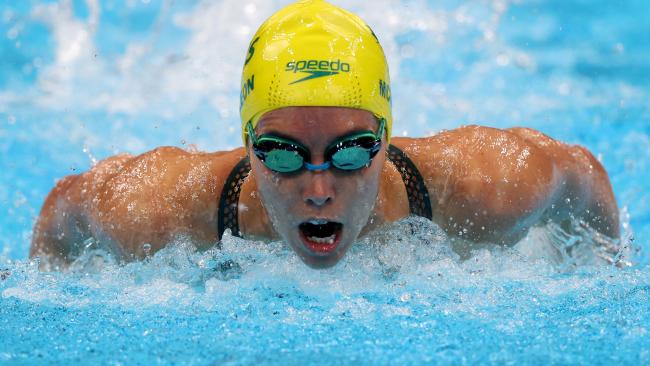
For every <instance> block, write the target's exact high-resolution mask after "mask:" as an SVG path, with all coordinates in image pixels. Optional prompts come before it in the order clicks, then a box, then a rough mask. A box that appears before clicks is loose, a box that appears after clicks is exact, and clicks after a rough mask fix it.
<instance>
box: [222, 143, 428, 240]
mask: <svg viewBox="0 0 650 366" xmlns="http://www.w3.org/2000/svg"><path fill="white" fill-rule="evenodd" d="M387 157H388V160H390V161H391V162H392V163H393V165H395V168H397V171H398V172H399V173H400V175H401V176H402V180H403V181H404V186H405V187H406V195H407V196H408V200H409V209H410V211H411V214H412V215H417V216H422V217H425V218H427V219H429V220H431V219H432V212H431V201H430V200H429V191H427V187H426V186H425V185H424V180H423V179H422V175H420V171H418V168H417V167H416V166H415V164H413V162H412V161H411V159H409V158H408V156H406V154H405V153H404V152H403V151H402V150H400V149H398V148H397V147H395V146H393V145H388V152H387ZM250 171H251V164H250V162H249V160H248V156H247V157H244V158H243V159H242V160H240V161H239V163H237V165H235V167H234V168H233V170H232V171H231V172H230V175H229V176H228V179H227V180H226V183H225V184H224V186H223V189H222V190H221V198H220V200H219V212H218V214H219V219H218V223H217V225H218V226H217V228H218V230H219V239H221V237H222V236H223V233H224V232H225V231H226V229H230V231H231V233H232V235H234V236H241V233H240V232H239V221H238V217H237V216H238V214H239V209H238V206H239V193H240V189H241V186H242V184H243V183H244V180H245V179H246V177H248V174H249V173H250Z"/></svg>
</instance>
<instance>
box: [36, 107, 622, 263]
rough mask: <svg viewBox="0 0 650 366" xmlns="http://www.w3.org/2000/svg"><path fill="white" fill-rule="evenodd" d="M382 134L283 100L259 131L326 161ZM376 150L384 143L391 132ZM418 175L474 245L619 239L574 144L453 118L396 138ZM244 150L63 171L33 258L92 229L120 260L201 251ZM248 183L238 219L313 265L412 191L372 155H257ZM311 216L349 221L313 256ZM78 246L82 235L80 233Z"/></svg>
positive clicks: (343, 114) (434, 202) (64, 252)
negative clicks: (576, 227) (350, 138)
mask: <svg viewBox="0 0 650 366" xmlns="http://www.w3.org/2000/svg"><path fill="white" fill-rule="evenodd" d="M376 130H377V122H376V120H375V118H374V117H373V116H372V115H371V114H370V113H369V112H366V111H360V110H355V109H349V108H339V107H290V108H283V109H280V110H276V111H272V112H269V113H267V114H265V115H264V116H263V118H262V119H261V120H260V123H259V124H258V126H257V127H256V133H257V134H258V135H261V134H264V133H281V135H282V136H284V137H288V138H291V139H294V140H297V141H300V142H301V143H302V144H303V145H305V146H306V147H307V148H308V149H309V150H310V151H311V157H312V163H313V164H320V163H323V152H324V150H325V147H326V146H327V145H328V144H329V143H330V142H332V141H333V140H335V139H336V138H337V137H339V136H342V135H346V134H348V133H351V132H355V131H373V132H375V131H376ZM383 142H384V143H383V144H382V149H386V147H387V144H386V142H385V138H384V140H383ZM391 144H394V145H396V146H397V147H399V148H401V149H402V150H403V151H405V152H406V153H407V155H408V156H409V157H410V158H411V159H412V160H413V162H414V163H415V164H416V166H417V167H418V169H419V170H420V173H421V174H422V176H423V178H424V181H425V184H426V186H427V189H428V190H429V194H430V198H431V206H432V209H433V220H434V222H436V223H437V224H438V225H440V226H441V227H442V228H443V229H444V230H445V231H446V232H447V233H449V234H450V235H451V236H453V237H460V238H462V239H465V240H466V241H468V242H493V243H497V244H512V243H514V242H516V241H517V240H519V239H520V238H521V237H522V236H523V235H525V234H526V232H527V231H528V229H529V228H530V227H532V226H534V225H539V224H544V223H546V222H547V221H549V220H552V221H555V222H558V223H560V224H565V223H567V222H568V221H569V220H572V219H573V220H575V219H579V220H583V221H584V222H586V223H587V224H588V225H590V226H591V227H592V228H594V229H596V230H597V231H599V232H600V233H602V234H604V235H606V236H609V237H614V238H616V237H618V235H619V233H618V225H619V224H618V210H617V206H616V202H615V199H614V196H613V193H612V189H611V185H610V182H609V179H608V177H607V173H606V172H605V171H604V169H603V167H602V165H601V164H600V163H599V162H598V161H597V160H596V159H595V158H594V157H593V155H592V154H591V153H589V152H588V151H587V150H586V149H584V148H582V147H580V146H570V145H566V144H563V143H561V142H558V141H555V140H553V139H551V138H550V137H548V136H545V135H543V134H541V133H539V132H537V131H534V130H531V129H527V128H512V129H507V130H501V129H494V128H488V127H480V126H467V127H461V128H458V129H455V130H451V131H444V132H441V133H439V134H437V135H435V136H431V137H426V138H393V139H391ZM246 153H247V152H246V150H245V149H244V148H239V149H235V150H232V151H228V152H216V153H195V152H187V151H185V150H182V149H178V148H173V147H161V148H157V149H155V150H152V151H149V152H146V153H144V154H141V155H138V156H131V155H118V156H114V157H111V158H108V159H106V160H103V161H102V162H100V163H99V164H97V165H96V166H94V167H93V168H92V169H91V170H90V171H88V172H85V173H83V174H80V175H74V176H68V177H65V178H63V179H61V180H60V181H59V182H58V183H57V185H56V186H55V187H54V189H53V190H52V192H50V194H49V195H48V197H47V199H46V201H45V203H44V205H43V208H42V211H41V214H40V216H39V219H38V221H37V223H36V225H35V228H34V236H33V242H32V247H31V249H30V256H31V257H34V256H41V257H43V258H46V259H48V260H49V261H50V263H52V265H53V266H54V267H56V266H65V265H66V264H67V263H69V262H70V260H72V259H73V258H74V257H76V256H78V255H79V253H80V252H81V251H82V249H83V247H84V244H83V243H84V241H86V240H87V239H88V238H91V237H92V238H94V240H95V242H96V244H95V245H97V246H99V247H103V248H107V249H109V250H110V251H112V252H113V253H114V254H115V255H116V256H117V257H118V258H119V259H121V260H124V261H129V260H135V259H140V258H143V257H144V255H145V253H144V250H143V245H144V244H145V243H147V244H150V245H151V253H154V252H155V251H157V250H160V249H161V248H163V247H164V246H165V245H166V244H168V243H169V242H171V241H173V240H174V239H175V238H177V237H178V236H183V237H185V238H188V239H190V240H192V242H193V243H195V244H196V245H197V246H198V247H199V248H200V249H205V248H209V247H211V246H213V245H215V243H216V242H217V235H218V233H217V225H216V222H217V217H218V216H217V208H218V201H219V197H220V194H221V187H222V186H223V184H224V182H225V179H226V178H227V176H228V174H229V173H230V171H231V169H232V168H233V167H234V165H235V164H237V162H239V160H240V159H241V158H242V157H244V156H245V155H246ZM251 166H252V172H251V175H250V176H249V178H248V179H247V180H246V181H245V182H244V184H243V186H242V192H241V196H240V212H239V223H240V229H241V231H242V233H243V235H244V237H247V238H253V239H270V240H273V239H282V240H284V241H285V242H287V243H288V244H289V245H290V246H291V248H292V249H293V250H294V251H295V252H296V254H297V255H298V256H299V257H300V258H301V259H302V260H303V261H304V262H305V263H306V264H307V265H309V266H311V267H314V268H323V267H330V266H332V265H334V264H336V263H337V262H338V261H339V260H340V259H341V258H342V257H343V256H344V254H345V252H346V251H347V250H348V249H349V247H350V245H351V244H352V243H353V242H354V240H355V239H356V238H357V237H358V236H359V235H364V234H365V233H367V232H368V231H370V230H373V229H375V228H377V227H379V226H381V225H384V224H386V223H389V222H392V221H395V220H398V219H400V218H403V217H405V216H407V215H408V213H409V208H408V199H407V196H406V190H405V188H404V184H403V182H402V179H401V177H400V175H399V173H398V172H397V170H396V169H395V167H394V166H393V165H392V164H391V163H390V162H388V161H387V160H386V158H385V155H384V153H381V152H380V153H379V154H377V156H376V157H375V158H374V159H373V161H372V163H371V165H370V166H369V167H367V168H364V169H361V170H358V171H354V172H343V171H339V170H337V169H330V170H327V171H318V172H311V171H301V172H299V173H295V174H280V173H275V172H272V171H271V170H269V169H268V168H267V167H266V166H264V165H263V164H262V163H261V162H260V161H259V160H258V159H257V157H255V156H254V155H253V154H251ZM311 219H326V220H329V221H336V222H339V223H341V224H343V229H342V231H341V234H340V237H338V239H337V240H338V244H337V245H336V248H335V249H334V250H333V251H331V252H328V253H318V252H315V251H313V250H311V249H310V248H309V246H307V245H305V242H304V237H303V236H301V233H300V230H299V225H300V223H303V222H305V221H307V220H311ZM86 243H88V242H87V241H86Z"/></svg>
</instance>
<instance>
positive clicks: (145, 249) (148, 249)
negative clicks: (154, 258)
mask: <svg viewBox="0 0 650 366" xmlns="http://www.w3.org/2000/svg"><path fill="white" fill-rule="evenodd" d="M142 252H143V253H144V256H145V257H147V258H148V257H150V256H151V244H149V243H145V244H143V245H142Z"/></svg>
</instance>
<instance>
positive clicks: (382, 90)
mask: <svg viewBox="0 0 650 366" xmlns="http://www.w3.org/2000/svg"><path fill="white" fill-rule="evenodd" d="M379 95H381V96H382V97H383V98H384V99H386V100H387V101H388V103H391V97H392V93H391V91H390V85H389V84H388V83H387V82H385V81H383V80H381V79H380V80H379Z"/></svg>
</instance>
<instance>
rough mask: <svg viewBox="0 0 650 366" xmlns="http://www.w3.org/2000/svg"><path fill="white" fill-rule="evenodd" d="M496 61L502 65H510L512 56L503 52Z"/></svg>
mask: <svg viewBox="0 0 650 366" xmlns="http://www.w3.org/2000/svg"><path fill="white" fill-rule="evenodd" d="M496 63H497V65H499V66H502V67H503V66H508V65H509V64H510V56H508V55H506V54H505V53H501V54H499V55H498V56H497V58H496Z"/></svg>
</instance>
